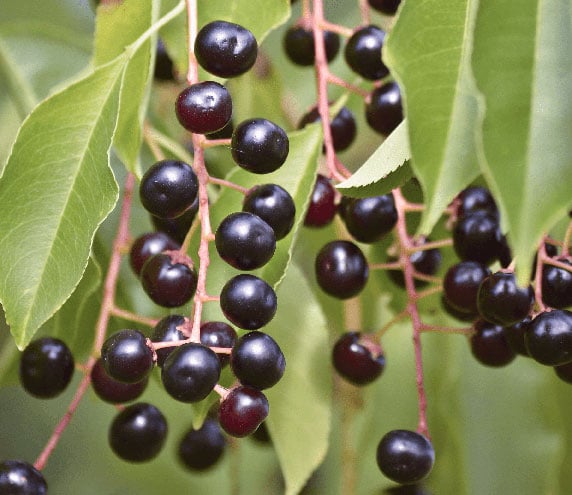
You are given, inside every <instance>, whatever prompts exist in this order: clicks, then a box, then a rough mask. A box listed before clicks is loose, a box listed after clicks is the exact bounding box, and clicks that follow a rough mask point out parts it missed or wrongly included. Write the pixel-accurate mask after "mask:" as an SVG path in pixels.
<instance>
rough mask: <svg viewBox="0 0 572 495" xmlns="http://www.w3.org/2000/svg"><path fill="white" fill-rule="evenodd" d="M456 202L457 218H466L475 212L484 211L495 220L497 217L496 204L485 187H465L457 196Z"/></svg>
mask: <svg viewBox="0 0 572 495" xmlns="http://www.w3.org/2000/svg"><path fill="white" fill-rule="evenodd" d="M456 200H457V202H458V206H457V216H458V217H466V216H467V215H470V214H472V213H475V212H476V211H484V212H487V213H490V214H491V215H493V216H495V217H497V218H498V216H499V211H498V208H497V204H496V202H495V200H494V198H493V196H492V194H491V192H490V191H489V190H488V189H487V188H486V187H480V186H471V187H467V188H466V189H463V190H462V191H461V192H460V193H459V194H458V196H457V198H456Z"/></svg>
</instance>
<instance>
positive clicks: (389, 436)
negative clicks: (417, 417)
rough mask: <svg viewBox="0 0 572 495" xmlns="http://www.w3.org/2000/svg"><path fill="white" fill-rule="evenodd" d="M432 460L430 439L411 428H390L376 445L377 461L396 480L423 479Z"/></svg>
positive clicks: (415, 480)
mask: <svg viewBox="0 0 572 495" xmlns="http://www.w3.org/2000/svg"><path fill="white" fill-rule="evenodd" d="M434 463H435V450H434V449H433V445H432V444H431V442H430V441H429V440H428V439H427V438H426V437H424V436H423V435H421V434H420V433H416V432H414V431H410V430H392V431H390V432H388V433H386V434H385V435H384V436H383V438H382V439H381V441H380V442H379V445H378V446H377V465H378V466H379V469H380V470H381V472H382V473H383V474H384V475H385V476H387V477H388V478H389V479H390V480H392V481H395V482H396V483H401V484H409V483H417V482H418V481H421V480H423V479H425V478H426V477H427V476H428V475H429V473H430V472H431V469H432V468H433V464H434Z"/></svg>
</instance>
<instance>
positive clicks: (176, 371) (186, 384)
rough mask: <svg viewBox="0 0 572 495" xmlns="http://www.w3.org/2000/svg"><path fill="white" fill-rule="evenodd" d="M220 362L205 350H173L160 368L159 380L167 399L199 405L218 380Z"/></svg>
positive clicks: (192, 345)
mask: <svg viewBox="0 0 572 495" xmlns="http://www.w3.org/2000/svg"><path fill="white" fill-rule="evenodd" d="M220 370H221V366H220V362H219V360H218V357H217V355H216V354H215V353H214V352H213V351H211V350H210V349H209V348H208V347H206V346H204V345H202V344H197V343H194V342H192V343H189V344H183V345H181V346H179V347H177V349H175V350H174V351H173V352H172V353H171V354H170V355H169V357H168V358H167V359H166V360H165V363H164V364H163V369H162V371H161V380H162V382H163V385H164V386H165V390H167V392H168V393H169V395H170V396H171V397H173V398H175V399H177V400H179V401H181V402H199V401H201V400H203V399H204V398H205V397H206V396H207V395H209V394H210V393H211V391H212V390H213V388H214V386H215V385H216V384H217V382H218V379H219V377H220Z"/></svg>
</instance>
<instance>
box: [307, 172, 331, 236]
mask: <svg viewBox="0 0 572 495" xmlns="http://www.w3.org/2000/svg"><path fill="white" fill-rule="evenodd" d="M335 200H336V190H335V189H334V186H332V183H331V182H330V181H329V180H328V179H327V177H325V176H323V175H322V174H318V175H317V176H316V183H315V184H314V189H313V191H312V196H310V204H309V205H308V210H307V211H306V216H305V217H304V225H305V226H306V227H325V226H326V225H328V224H329V223H331V221H332V220H333V219H334V216H335V215H336V204H335Z"/></svg>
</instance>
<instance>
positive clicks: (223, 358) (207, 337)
mask: <svg viewBox="0 0 572 495" xmlns="http://www.w3.org/2000/svg"><path fill="white" fill-rule="evenodd" d="M237 338H238V337H237V335H236V331H235V330H234V328H232V327H231V326H230V325H229V324H228V323H225V322H224V321H207V322H205V323H203V324H202V325H201V344H203V345H206V346H208V347H226V348H229V349H230V348H232V347H234V344H236V340H237ZM217 356H218V360H219V361H220V365H221V367H224V366H226V365H227V364H228V363H229V361H230V355H229V354H222V353H221V354H217Z"/></svg>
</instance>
